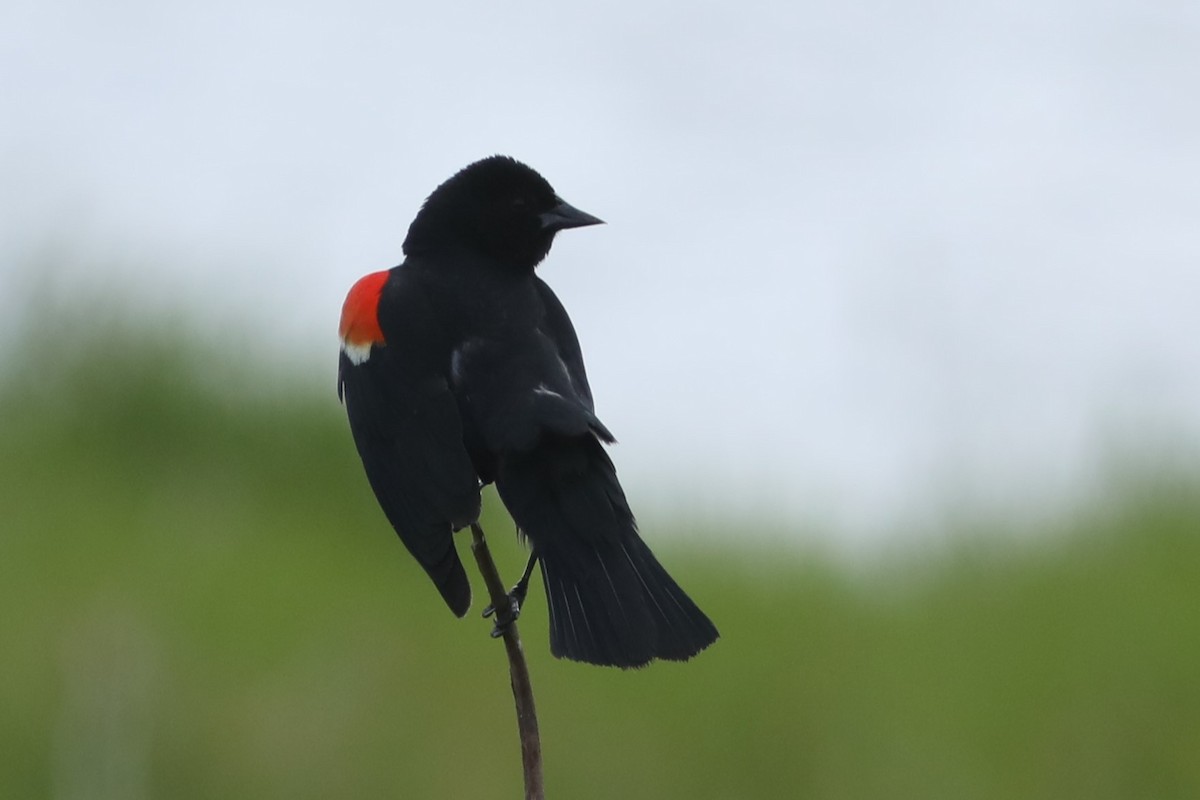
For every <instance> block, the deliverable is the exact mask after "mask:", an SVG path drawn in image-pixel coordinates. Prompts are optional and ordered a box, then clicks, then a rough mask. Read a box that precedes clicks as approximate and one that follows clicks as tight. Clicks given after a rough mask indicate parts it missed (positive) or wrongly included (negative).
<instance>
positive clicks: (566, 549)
mask: <svg viewBox="0 0 1200 800" xmlns="http://www.w3.org/2000/svg"><path fill="white" fill-rule="evenodd" d="M496 483H497V487H498V488H499V490H500V494H501V497H502V498H503V500H504V502H505V505H507V506H508V508H509V511H510V512H511V513H512V515H513V517H514V519H516V521H517V524H518V526H520V528H521V530H522V531H523V532H524V533H525V535H526V536H527V537H528V538H529V540H530V542H531V543H532V545H533V547H534V548H535V549H536V551H537V554H538V557H539V563H540V564H541V572H542V582H543V584H544V585H545V587H546V598H547V603H548V605H549V610H550V651H551V652H552V653H553V654H554V655H555V656H557V657H559V658H567V659H571V660H574V661H585V662H587V663H590V664H600V665H604V666H616V667H623V668H628V667H640V666H644V665H645V664H647V663H649V662H650V661H652V660H653V659H656V658H660V659H667V660H671V661H683V660H686V659H688V658H691V657H692V656H694V655H696V654H697V653H699V652H700V651H701V650H703V649H704V648H705V647H707V646H708V645H710V644H712V643H713V642H714V641H716V639H717V636H718V634H717V629H716V627H715V626H714V625H713V624H712V622H711V621H710V620H709V619H708V617H707V616H705V614H704V612H702V611H701V610H700V609H699V608H697V607H696V604H695V603H693V602H692V600H691V598H689V597H688V596H687V594H686V593H685V592H684V591H683V589H681V588H680V587H679V585H678V584H677V583H675V581H674V580H673V579H672V578H671V576H670V575H668V574H667V571H666V570H665V569H663V567H662V565H661V564H660V563H659V562H658V559H656V558H655V557H654V554H653V553H652V552H651V551H650V548H649V547H647V546H646V543H645V542H644V541H642V539H641V537H640V536H639V535H638V531H637V524H636V522H635V521H634V518H633V514H632V513H631V512H630V510H629V505H628V503H627V502H626V501H625V495H624V492H622V491H621V487H620V484H619V483H618V482H617V477H616V471H615V469H614V468H613V465H612V461H611V460H609V458H608V454H607V453H606V452H605V451H604V448H603V447H602V446H601V444H600V442H598V441H597V440H596V439H595V438H594V437H592V436H586V437H546V439H545V440H544V441H543V442H541V443H540V444H539V445H538V447H536V448H534V450H533V451H532V452H530V453H529V454H526V455H524V456H521V457H518V458H510V459H508V460H506V462H505V463H504V464H503V465H502V467H501V469H500V474H499V475H498V477H497V482H496Z"/></svg>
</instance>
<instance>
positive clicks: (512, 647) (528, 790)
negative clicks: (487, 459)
mask: <svg viewBox="0 0 1200 800" xmlns="http://www.w3.org/2000/svg"><path fill="white" fill-rule="evenodd" d="M471 535H472V541H471V552H472V553H474V554H475V563H477V564H478V565H479V571H480V572H481V573H482V574H483V582H484V583H485V584H487V590H488V596H489V597H491V600H492V608H494V609H495V610H496V623H497V625H498V626H499V627H500V630H502V631H503V634H502V635H503V638H504V649H505V651H506V652H507V653H508V673H509V677H510V679H511V680H512V693H513V701H514V702H515V703H516V706H517V730H518V731H519V733H520V735H521V764H522V765H523V767H524V772H525V800H544V798H545V796H546V795H545V790H544V789H543V786H542V741H541V738H540V737H539V736H538V723H537V712H536V711H535V710H534V707H533V686H532V685H531V684H530V683H529V667H528V666H527V665H526V664H525V651H524V650H522V649H521V637H520V635H519V634H518V633H517V623H516V621H515V620H514V619H513V617H512V608H511V605H510V601H509V598H508V593H507V592H506V591H505V589H504V584H503V582H501V580H500V573H499V572H498V571H497V570H496V562H495V561H493V560H492V553H491V551H490V550H488V546H487V539H485V538H484V536H483V528H481V527H479V524H478V523H471Z"/></svg>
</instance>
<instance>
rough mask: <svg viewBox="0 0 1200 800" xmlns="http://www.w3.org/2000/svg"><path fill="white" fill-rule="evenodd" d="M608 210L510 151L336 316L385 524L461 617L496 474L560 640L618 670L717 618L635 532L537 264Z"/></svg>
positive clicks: (417, 223) (567, 335)
mask: <svg viewBox="0 0 1200 800" xmlns="http://www.w3.org/2000/svg"><path fill="white" fill-rule="evenodd" d="M600 223H601V220H599V219H597V218H596V217H593V216H592V215H590V214H587V213H585V212H583V211H580V210H579V209H577V208H574V207H572V206H571V205H569V204H567V203H566V202H564V201H563V200H562V199H561V198H559V197H558V196H557V195H556V194H555V193H554V189H552V188H551V186H550V184H549V183H547V182H546V180H545V179H544V178H542V176H541V175H539V174H538V173H537V172H535V171H534V170H533V169H531V168H529V167H527V166H526V165H524V164H522V163H520V162H518V161H516V160H514V159H512V158H508V157H505V156H493V157H491V158H485V159H483V160H482V161H478V162H476V163H474V164H471V165H470V166H468V167H466V168H465V169H463V170H462V171H460V172H458V173H457V174H456V175H454V176H453V177H451V178H450V179H449V180H447V181H446V182H445V183H443V184H442V185H441V186H439V187H438V188H437V189H436V190H435V191H434V192H433V194H431V195H430V196H429V198H428V199H427V200H426V201H425V204H424V206H423V207H422V208H421V210H420V212H419V213H418V214H417V217H416V219H415V220H413V222H412V225H411V226H410V227H409V229H408V237H407V238H406V239H405V241H404V254H405V256H406V257H405V259H404V262H403V263H402V264H400V265H399V266H397V267H394V268H392V269H390V270H387V271H384V272H376V273H373V274H371V275H368V276H366V277H365V278H363V279H361V280H360V281H358V283H356V284H355V285H354V287H353V288H352V289H351V290H350V294H349V296H348V297H347V298H346V303H345V305H344V307H343V309H342V319H341V328H340V333H341V340H342V348H341V354H340V357H339V367H338V394H339V397H341V398H342V399H343V401H344V403H345V405H346V411H347V414H348V415H349V418H350V430H351V432H352V433H353V435H354V442H355V444H356V445H357V447H358V453H359V455H360V456H361V457H362V461H363V466H364V467H365V469H366V473H367V479H368V480H369V481H370V484H371V488H372V489H373V490H374V491H375V496H376V497H377V498H378V500H379V504H380V505H381V506H382V507H383V511H384V513H385V514H386V515H387V518H388V521H389V522H391V524H392V526H393V527H394V528H395V529H396V533H397V534H399V536H400V539H401V541H403V542H404V544H405V545H406V546H407V547H408V550H409V552H411V553H412V555H413V556H414V557H415V558H416V559H417V561H419V562H420V564H421V566H422V567H424V568H425V571H426V572H428V573H429V577H430V578H432V579H433V582H434V583H435V584H436V585H437V588H438V591H440V592H441V593H442V597H443V598H444V599H445V601H446V604H447V605H448V606H450V610H451V611H453V612H454V613H455V614H456V615H458V616H460V617H461V616H463V615H464V614H465V613H466V612H467V609H468V608H469V607H470V604H471V588H470V585H469V584H468V582H467V576H466V573H465V572H464V570H463V566H462V562H461V561H460V560H459V557H458V553H457V552H456V551H455V549H454V541H453V538H452V533H453V532H454V531H456V530H459V529H461V528H463V527H466V526H468V525H470V524H471V523H472V522H475V521H476V520H477V519H478V517H479V511H480V488H481V486H482V485H486V484H488V483H493V482H494V483H495V484H496V488H497V490H498V491H499V493H500V498H501V499H502V500H503V502H504V505H505V506H506V507H507V508H508V510H509V513H511V514H512V517H513V519H514V520H515V521H516V523H517V526H518V529H519V530H520V531H521V533H522V534H523V535H524V536H525V537H526V538H527V540H528V542H529V544H530V546H531V552H532V554H531V558H530V562H529V566H528V568H527V569H526V571H525V575H524V577H523V578H522V580H521V582H520V583H519V584H518V585H517V587H516V588H514V600H515V601H516V602H519V601H520V599H522V598H523V597H524V593H525V588H526V586H527V584H528V580H529V576H530V573H531V571H532V569H533V564H534V562H535V561H536V562H537V563H539V564H540V566H541V574H542V582H543V583H544V585H545V587H546V596H547V600H548V603H549V608H550V650H551V652H552V653H553V654H554V655H555V656H557V657H560V658H569V659H573V660H576V661H586V662H589V663H592V664H602V665H611V666H618V667H638V666H642V665H644V664H647V663H648V662H650V661H651V660H652V659H655V658H660V659H669V660H674V661H682V660H685V659H688V658H690V657H692V656H694V655H696V654H697V653H699V652H700V651H701V650H703V649H704V648H705V647H707V646H708V645H710V644H712V643H713V642H714V641H715V640H716V638H717V629H716V628H715V627H714V626H713V624H712V622H710V621H709V619H708V617H706V616H705V615H704V613H703V612H701V611H700V609H698V608H697V607H696V605H695V604H694V603H693V602H692V601H691V599H690V598H689V597H688V596H687V595H686V594H685V593H684V592H683V590H682V589H680V588H679V586H678V585H677V584H676V583H675V581H674V580H672V579H671V576H670V575H668V574H667V572H666V570H664V569H663V567H662V566H661V565H660V564H659V563H658V560H657V559H656V558H655V557H654V555H653V553H651V552H650V548H648V547H647V546H646V543H645V542H643V541H642V539H641V537H640V536H639V535H638V529H637V523H636V522H635V521H634V517H633V513H632V512H631V511H630V510H629V504H628V503H627V502H626V500H625V493H624V492H623V491H622V490H621V484H620V483H619V482H618V481H617V473H616V470H615V468H614V467H613V463H612V461H611V460H610V459H609V457H608V453H607V452H606V451H605V448H604V445H605V444H611V443H612V442H613V441H614V439H613V435H612V434H611V433H610V432H609V430H608V428H606V427H605V426H604V423H602V422H601V421H600V420H599V419H598V418H597V417H596V414H595V409H594V407H593V403H592V392H591V389H590V387H589V386H588V380H587V373H586V371H585V370H584V366H583V354H582V352H581V350H580V347H579V340H578V339H577V338H576V335H575V329H574V326H572V324H571V320H570V319H569V318H568V317H567V312H566V311H565V310H564V309H563V306H562V304H561V303H560V302H559V300H558V298H557V297H555V295H554V292H552V291H551V290H550V287H549V286H547V285H546V284H545V283H544V282H543V281H542V280H541V279H540V278H538V277H537V276H536V275H535V274H534V268H535V267H536V266H537V265H538V263H539V262H541V261H542V259H543V258H545V257H546V254H547V253H548V252H549V251H550V245H551V242H553V240H554V235H555V234H556V233H558V232H559V231H561V230H565V229H567V228H578V227H583V226H585V225H596V224H600Z"/></svg>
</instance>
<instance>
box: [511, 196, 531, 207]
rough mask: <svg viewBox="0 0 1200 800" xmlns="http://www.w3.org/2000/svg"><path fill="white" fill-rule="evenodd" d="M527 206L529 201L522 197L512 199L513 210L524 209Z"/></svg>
mask: <svg viewBox="0 0 1200 800" xmlns="http://www.w3.org/2000/svg"><path fill="white" fill-rule="evenodd" d="M527 205H529V200H527V199H526V198H524V197H514V198H513V200H512V207H513V208H525V206H527Z"/></svg>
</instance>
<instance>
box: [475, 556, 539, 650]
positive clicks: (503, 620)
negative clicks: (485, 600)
mask: <svg viewBox="0 0 1200 800" xmlns="http://www.w3.org/2000/svg"><path fill="white" fill-rule="evenodd" d="M537 561H538V554H537V550H534V551H533V552H532V553H530V554H529V562H528V563H527V564H525V572H524V574H522V575H521V579H520V580H519V581H517V583H516V585H515V586H513V588H512V590H511V591H510V592H509V593H508V603H509V608H508V613H507V614H496V607H495V606H494V605H489V606H488V607H487V608H485V609H484V610H483V615H484V616H485V617H490V616H492V615H493V614H496V626H495V627H494V628H492V638H493V639H498V638H500V637H501V636H503V635H504V628H505V627H506V626H508V625H509V624H511V623H513V622H515V621H516V620H517V617H519V616H521V605H522V604H523V603H524V602H525V595H526V594H528V593H529V576H530V575H532V574H533V567H534V565H535V564H537Z"/></svg>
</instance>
